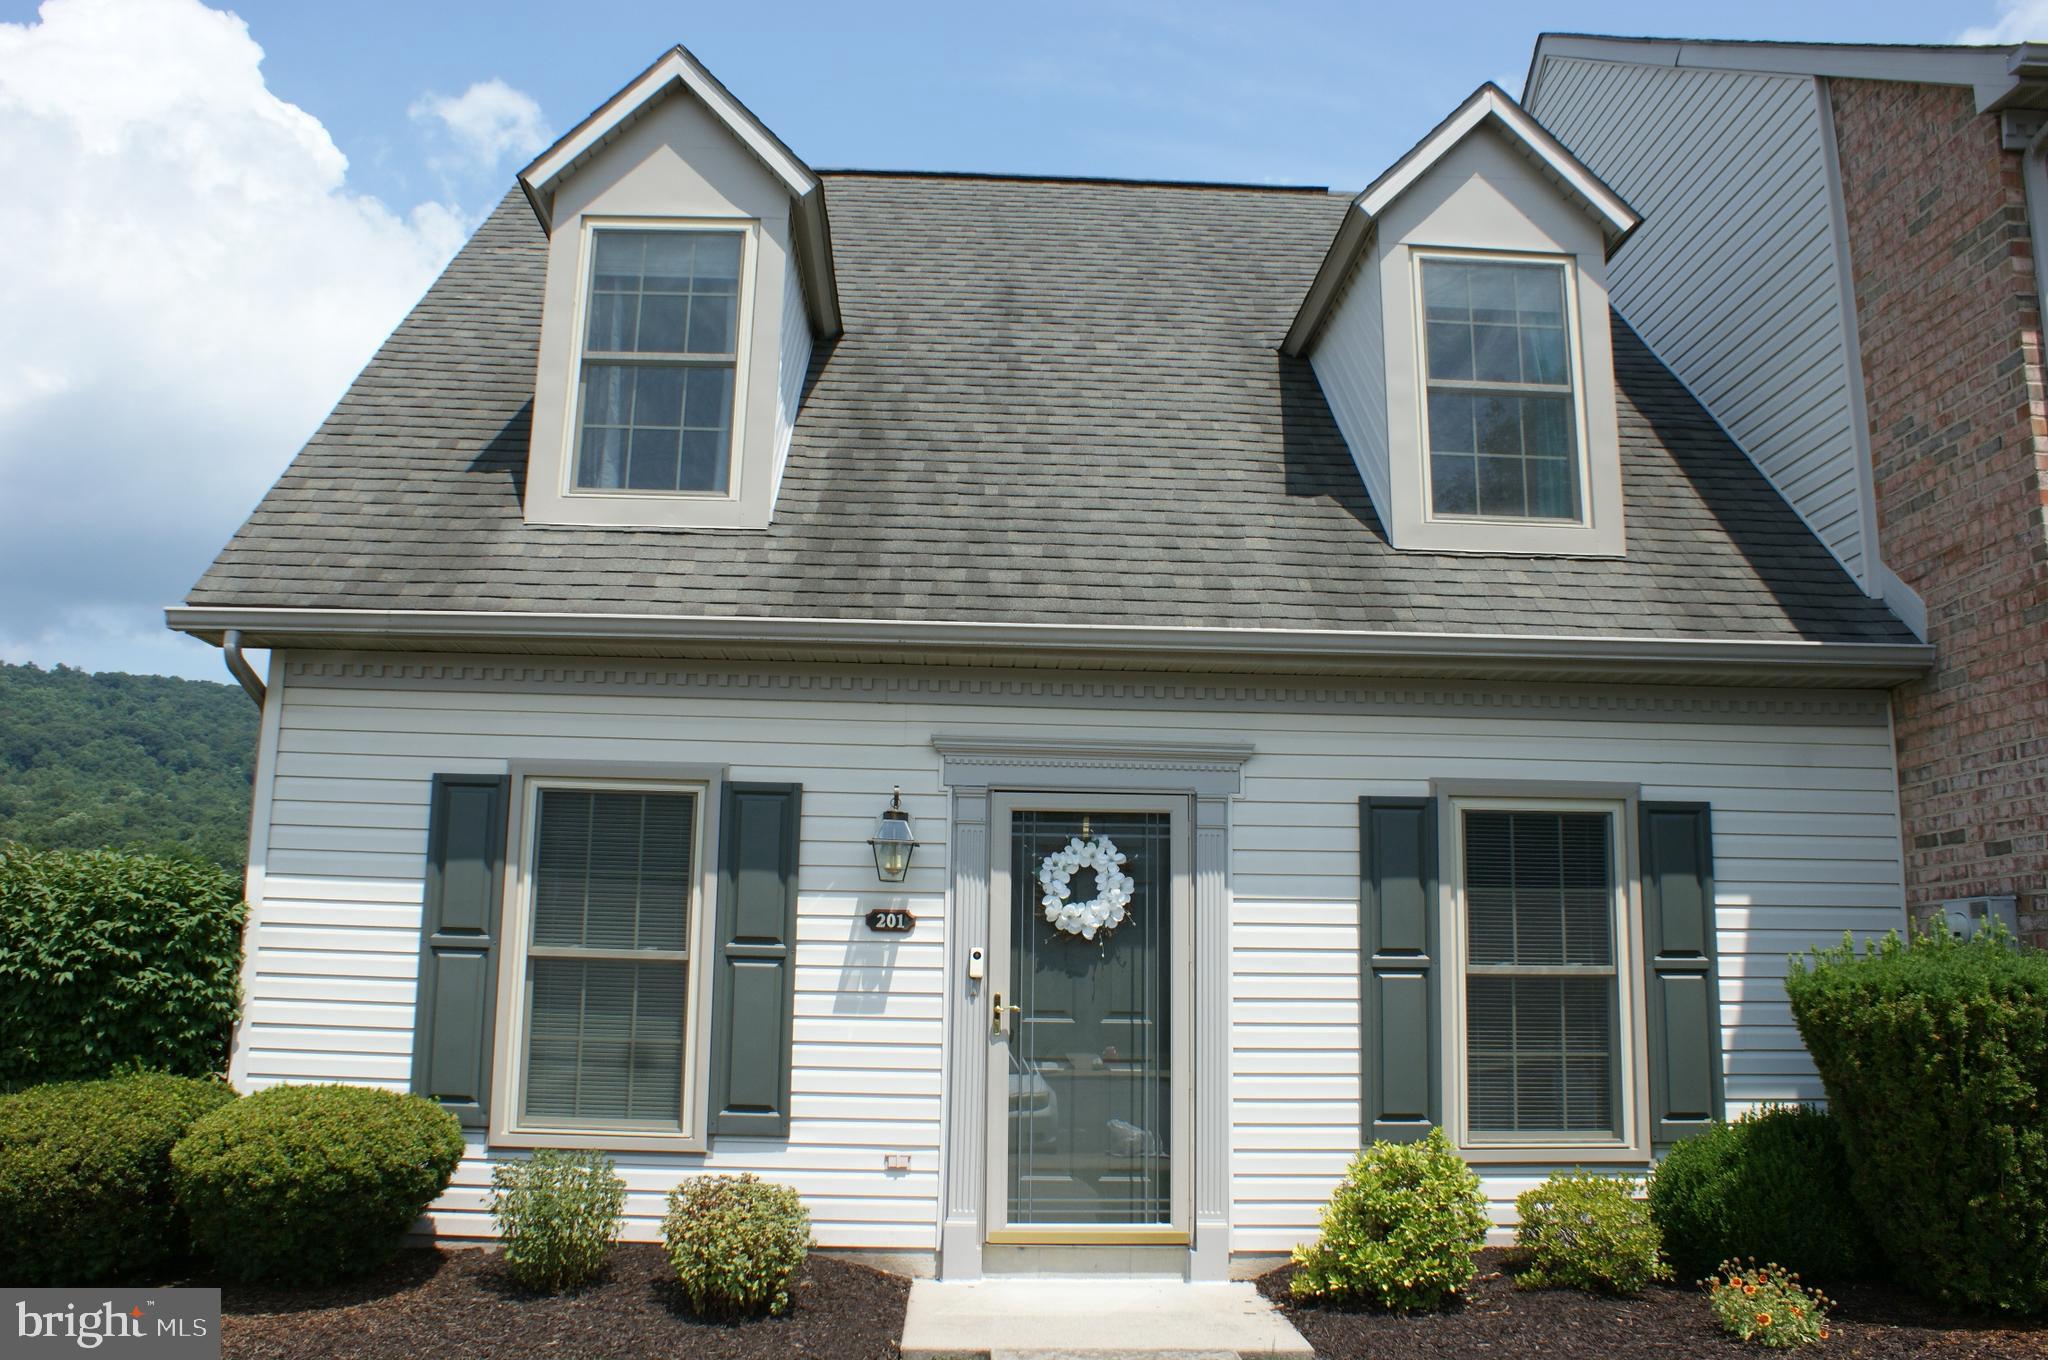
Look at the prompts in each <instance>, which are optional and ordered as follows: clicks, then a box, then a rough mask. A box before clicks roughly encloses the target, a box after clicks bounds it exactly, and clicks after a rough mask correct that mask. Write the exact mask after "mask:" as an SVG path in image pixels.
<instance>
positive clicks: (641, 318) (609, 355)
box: [575, 227, 746, 495]
mask: <svg viewBox="0 0 2048 1360" xmlns="http://www.w3.org/2000/svg"><path fill="white" fill-rule="evenodd" d="M745 247H746V233H745V232H744V231H734V230H725V229H719V230H699V229H694V228H669V227H663V228H656V229H644V228H635V229H631V230H626V229H620V228H614V227H599V228H595V229H594V230H593V231H592V232H591V248H590V259H591V264H590V293H589V303H588V314H587V322H586V325H585V327H584V337H583V357H582V375H583V379H582V394H581V404H582V418H581V424H580V429H579V432H578V443H577V455H576V464H575V466H576V489H577V490H578V491H585V492H590V491H595V492H605V493H616V492H649V493H655V494H661V493H668V494H674V493H677V492H684V493H697V494H712V495H724V494H725V493H726V489H727V487H728V486H729V485H730V484H731V480H732V447H733V411H734V401H733V388H734V384H735V382H736V379H737V374H738V361H739V334H740V321H741V316H740V313H741V297H742V293H741V290H740V274H741V265H742V262H743V257H744V255H745Z"/></svg>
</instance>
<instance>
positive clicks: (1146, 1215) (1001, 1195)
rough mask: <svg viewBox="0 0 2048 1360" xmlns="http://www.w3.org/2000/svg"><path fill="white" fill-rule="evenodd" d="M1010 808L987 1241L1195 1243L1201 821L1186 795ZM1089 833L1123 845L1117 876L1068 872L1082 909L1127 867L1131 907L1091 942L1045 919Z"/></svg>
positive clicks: (1001, 868)
mask: <svg viewBox="0 0 2048 1360" xmlns="http://www.w3.org/2000/svg"><path fill="white" fill-rule="evenodd" d="M999 806H1001V807H1002V810H1003V815H1002V816H1001V817H1000V818H999V820H998V821H997V824H996V829H997V833H998V834H997V837H996V840H995V859H996V861H997V862H996V863H995V864H994V865H992V866H991V867H992V869H993V871H994V872H992V873H991V875H990V879H991V883H990V886H991V888H992V889H993V890H994V891H992V893H991V903H990V906H991V909H992V913H991V914H992V917H993V919H992V920H991V922H990V927H991V929H990V932H989V936H990V944H991V946H992V947H991V950H990V962H991V965H992V966H991V968H990V970H989V978H990V982H989V984H988V991H989V992H990V993H991V995H990V996H988V997H987V998H986V1000H987V1003H988V1006H989V1034H990V1052H991V1059H992V1063H991V1068H990V1074H989V1075H990V1083H989V1085H990V1096H991V1100H990V1104H991V1107H992V1115H993V1124H992V1127H991V1128H990V1131H989V1134H990V1136H989V1144H990V1154H991V1155H990V1159H989V1160H990V1171H991V1175H990V1187H989V1190H990V1194H989V1203H990V1206H991V1210H992V1212H991V1215H990V1220H989V1229H990V1231H989V1240H990V1241H992V1242H1002V1241H1009V1242H1042V1243H1077V1244H1089V1243H1098V1244H1101V1243H1148V1242H1151V1243H1168V1242H1174V1241H1185V1240H1186V1237H1185V1229H1186V1223H1185V1220H1184V1218H1183V1216H1182V1213H1181V1211H1180V1205H1181V1201H1182V1193H1181V1191H1182V1186H1183V1184H1184V1182H1185V1180H1186V1174H1187V1169H1188V1168H1187V1161H1188V1156H1187V1149H1188V1147H1189V1141H1188V1123H1189V1119H1188V1112H1187V1110H1186V1109H1185V1101H1184V1099H1183V1097H1184V1096H1185V1094H1186V1092H1185V1091H1184V1090H1183V1089H1182V1088H1183V1087H1184V1086H1185V1085H1186V1081H1185V1078H1186V1075H1187V1074H1189V1073H1191V1072H1192V1071H1193V1065H1192V1063H1190V1062H1189V1060H1188V1054H1187V1053H1186V1052H1185V1036H1186V1032H1187V1030H1186V1025H1185V1024H1184V1023H1182V1022H1181V1018H1180V1017H1182V1016H1183V1015H1184V1014H1185V1013H1186V1008H1187V1005H1188V1001H1189V998H1188V997H1187V996H1186V994H1185V993H1186V992H1187V990H1188V980H1189V970H1188V968H1187V963H1186V961H1187V958H1188V954H1187V920H1186V910H1185V903H1186V901H1187V893H1186V881H1187V855H1186V848H1185V823H1186V818H1185V815H1184V813H1183V812H1182V811H1181V810H1180V809H1176V808H1175V807H1174V805H1173V804H1172V803H1171V802H1161V801H1159V800H1156V799H1155V800H1149V801H1148V800H1144V799H1138V798H1121V799H1120V798H1110V797H1106V796H1101V795H1098V796H1095V797H1093V798H1092V799H1090V800H1088V801H1087V802H1085V803H1084V802H1079V801H1074V802H1068V801H1066V800H1061V799H1053V798H1031V797H1028V796H1024V795H1017V796H1012V797H1006V798H1003V799H1001V800H1000V802H999ZM1184 806H1185V804H1184V802H1183V804H1182V807H1183V808H1184ZM1077 844H1079V845H1081V846H1099V847H1105V848H1107V847H1113V848H1114V852H1115V853H1119V854H1121V855H1123V856H1124V862H1123V863H1122V864H1121V865H1120V866H1115V867H1114V868H1113V869H1112V870H1111V872H1110V873H1109V874H1107V875H1105V874H1104V873H1103V872H1102V871H1101V870H1099V869H1097V868H1094V867H1088V866H1086V865H1084V866H1083V867H1080V868H1079V869H1072V868H1071V866H1069V877H1068V880H1067V882H1066V884H1065V886H1066V888H1067V897H1066V898H1065V899H1064V900H1065V901H1066V902H1068V903H1072V904H1081V903H1086V902H1089V901H1091V900H1095V899H1098V898H1100V897H1102V895H1103V892H1104V890H1105V889H1106V888H1111V887H1112V886H1114V885H1115V884H1117V882H1118V880H1117V878H1116V877H1115V875H1116V874H1117V873H1119V872H1120V873H1121V874H1122V875H1124V876H1126V879H1125V881H1124V882H1123V886H1124V888H1125V890H1126V891H1127V892H1128V895H1129V901H1128V902H1127V903H1123V904H1122V905H1123V911H1124V913H1125V914H1124V917H1123V919H1122V920H1121V921H1119V922H1117V923H1116V924H1115V925H1114V926H1113V927H1111V928H1108V929H1099V930H1097V932H1096V934H1095V937H1094V938H1093V939H1090V938H1086V937H1085V936H1084V935H1083V934H1080V933H1077V932H1076V931H1075V930H1073V929H1063V928H1062V927H1061V926H1060V925H1059V924H1058V923H1055V922H1053V921H1050V920H1048V919H1047V914H1046V907H1045V902H1044V899H1045V897H1046V895H1047V892H1048V888H1047V886H1046V884H1045V883H1044V881H1043V879H1042V876H1041V870H1042V868H1043V866H1044V865H1045V863H1046V861H1047V857H1048V856H1057V855H1058V854H1059V853H1060V852H1061V851H1063V850H1070V849H1071V848H1073V847H1075V846H1076V845H1077ZM1105 878H1108V880H1109V881H1108V882H1105V881H1104V880H1105ZM996 994H999V996H1000V1001H998V1000H997V999H996ZM998 1007H999V1009H998Z"/></svg>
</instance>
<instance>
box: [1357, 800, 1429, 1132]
mask: <svg viewBox="0 0 2048 1360" xmlns="http://www.w3.org/2000/svg"><path fill="white" fill-rule="evenodd" d="M1358 833H1359V835H1358V839H1359V877H1360V883H1359V905H1360V908H1361V919H1360V922H1359V937H1360V939H1359V943H1360V947H1361V949H1362V950H1363V953H1364V957H1365V967H1364V969H1363V976H1362V978H1361V980H1360V981H1361V997H1360V1000H1361V1014H1360V1027H1361V1032H1360V1035H1359V1040H1360V1042H1359V1063H1360V1068H1361V1071H1360V1076H1361V1079H1362V1082H1363V1096H1364V1102H1365V1103H1364V1109H1365V1117H1364V1130H1363V1131H1364V1134H1365V1137H1366V1138H1367V1139H1375V1138H1384V1139H1388V1140H1390V1141H1393V1142H1406V1141H1409V1140H1411V1139H1416V1138H1421V1137H1423V1136H1424V1135H1426V1134H1427V1133H1428V1132H1429V1130H1430V1127H1431V1126H1432V1125H1434V1124H1436V1123H1437V1122H1438V1121H1439V1120H1440V1119H1441V1118H1442V1109H1443V1093H1442V1090H1441V1078H1440V1076H1439V1075H1438V1074H1439V1071H1440V1068H1441V1058H1442V1052H1443V1036H1442V1033H1441V1030H1442V1025H1441V1024H1440V1023H1439V1020H1438V1014H1437V1012H1438V1006H1437V988H1438V976H1437V969H1438V954H1437V911H1436V803H1435V801H1434V800H1432V799H1428V798H1362V799H1360V800H1359V806H1358Z"/></svg>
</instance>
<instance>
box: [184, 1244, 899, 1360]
mask: <svg viewBox="0 0 2048 1360" xmlns="http://www.w3.org/2000/svg"><path fill="white" fill-rule="evenodd" d="M794 1293H795V1303H794V1305H793V1306H792V1307H791V1309H790V1311H789V1313H788V1314H787V1315H786V1316H783V1317H779V1318H757V1319H754V1320H751V1321H746V1322H733V1323H718V1322H702V1321H699V1320H698V1319H696V1318H694V1317H692V1316H691V1315H690V1314H689V1312H688V1311H687V1309H686V1308H685V1306H684V1304H683V1301H682V1298H681V1296H680V1294H679V1293H678V1292H677V1290H676V1289H675V1287H674V1284H673V1277H672V1276H671V1275H670V1273H669V1271H668V1264H667V1262H666V1261H664V1260H663V1259H662V1255H661V1249H660V1248H659V1247H657V1246H653V1245H649V1244H634V1245H628V1246H622V1247H619V1248H618V1249H617V1250H616V1251H614V1252H613V1253H612V1265H611V1269H610V1271H609V1272H608V1273H607V1274H606V1276H605V1278H604V1279H603V1280H601V1281H600V1282H598V1283H597V1284H595V1285H592V1286H590V1287H589V1288H587V1289H584V1290H583V1291H582V1292H581V1293H577V1294H566V1295H561V1296H559V1297H550V1296H546V1295H534V1294H528V1293H526V1292H525V1291H523V1290H521V1289H520V1288H519V1287H518V1286H516V1285H514V1284H513V1283H512V1282H511V1281H510V1280H508V1279H507V1278H506V1277H505V1274H504V1271H503V1269H502V1268H501V1266H500V1264H499V1258H498V1253H497V1252H495V1251H482V1250H454V1251H443V1250H437V1249H434V1248H413V1249H408V1250H406V1251H401V1252H400V1253H399V1254H398V1256H397V1258H396V1259H395V1260H393V1261H392V1262H391V1263H390V1264H389V1265H387V1266H385V1267H384V1268H383V1269H382V1270H379V1271H377V1272H376V1273H374V1274H371V1275H366V1276H363V1277H362V1278H360V1279H356V1280H352V1281H350V1282H348V1283H347V1284H342V1285H330V1286H326V1287H323V1288H317V1289H260V1288H253V1287H248V1286H234V1285H231V1286H229V1287H228V1288H227V1289H226V1290H225V1291H224V1292H223V1294H222V1298H221V1304H222V1311H223V1314H224V1317H223V1320H222V1325H221V1330H222V1353H223V1354H224V1355H226V1356H230V1357H251V1358H252V1360H253V1358H255V1357H264V1358H265V1360H268V1358H269V1357H289V1360H304V1358H310V1357H317V1356H347V1357H350V1360H423V1358H425V1357H457V1356H460V1357H464V1358H465V1360H469V1358H471V1357H474V1360H497V1358H499V1357H503V1358H505V1360H509V1358H510V1357H515V1356H516V1357H534V1356H538V1357H549V1358H550V1360H556V1358H559V1360H609V1358H610V1357H622V1358H623V1357H632V1360H652V1358H653V1357H658V1356H664V1357H665V1356H687V1357H689V1360H699V1358H700V1357H701V1358H702V1360H782V1357H788V1356H806V1357H817V1358H818V1360H893V1357H894V1356H895V1355H896V1353H897V1349H896V1343H897V1342H898V1341H900V1340H901V1339H902V1337H903V1307H904V1304H905V1302H906V1301H907V1300H908V1299H909V1297H910V1281H908V1280H906V1279H902V1278H900V1277H898V1276H895V1275H885V1274H883V1273H882V1272H881V1271H878V1270H869V1269H868V1268H867V1267H865V1266H857V1265H851V1264H849V1263H847V1262H844V1261H835V1260H833V1259H831V1258H830V1257H825V1256H817V1255H814V1256H812V1257H811V1259H810V1261H809V1262H808V1263H807V1264H806V1265H805V1266H804V1269H803V1273H802V1274H801V1275H799V1276H798V1277H797V1285H796V1289H795V1291H794Z"/></svg>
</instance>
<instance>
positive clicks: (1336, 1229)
mask: <svg viewBox="0 0 2048 1360" xmlns="http://www.w3.org/2000/svg"><path fill="white" fill-rule="evenodd" d="M1484 1245H1486V1196H1485V1195H1484V1194H1483V1193H1481V1191H1480V1189H1479V1177H1478V1176H1477V1175H1476V1174H1474V1172H1473V1170H1472V1168H1471V1167H1469V1166H1467V1165H1466V1164H1465V1159H1464V1158H1463V1157H1460V1156H1459V1155H1458V1150H1457V1149H1456V1148H1454V1147H1452V1146H1451V1142H1450V1139H1448V1138H1446V1137H1444V1131H1443V1130H1442V1129H1431V1130H1430V1131H1429V1136H1428V1137H1427V1138H1425V1139H1423V1140H1422V1141H1420V1142H1416V1143H1385V1142H1381V1143H1374V1144H1373V1145H1372V1146H1371V1147H1369V1148H1367V1149H1365V1151H1363V1152H1361V1153H1359V1154H1358V1155H1357V1156H1356V1157H1354V1158H1352V1159H1351V1167H1350V1169H1349V1170H1348V1171H1346V1172H1345V1173H1344V1180H1343V1183H1342V1184H1340V1185H1339V1186H1338V1187H1337V1191H1336V1193H1335V1194H1334V1195H1332V1196H1331V1197H1330V1202H1329V1204H1328V1205H1327V1206H1326V1207H1325V1208H1324V1209H1323V1231H1322V1235H1321V1236H1320V1237H1318V1238H1317V1239H1316V1240H1315V1242H1314V1243H1313V1244H1311V1245H1309V1246H1306V1247H1296V1248H1295V1250H1294V1263H1295V1265H1296V1267H1297V1269H1296V1270H1295V1272H1294V1279H1293V1282H1292V1283H1291V1284H1290V1285H1289V1286H1288V1287H1289V1289H1291V1290H1292V1292H1293V1293H1294V1296H1295V1297H1296V1298H1301V1299H1315V1300H1319V1301H1322V1302H1326V1303H1335V1304H1344V1305H1360V1304H1363V1305H1365V1306H1368V1307H1373V1308H1386V1309H1389V1310H1391V1311H1393V1312H1397V1313H1410V1312H1429V1311H1435V1310H1436V1309H1439V1308H1443V1307H1445V1306H1447V1305H1449V1304H1450V1303H1451V1302H1453V1301H1454V1300H1455V1299H1456V1298H1457V1297H1458V1295H1459V1294H1460V1293H1462V1292H1463V1291H1464V1288H1465V1286H1466V1285H1468V1284H1470V1283H1471V1282H1472V1273H1473V1269H1474V1267H1473V1262H1472V1254H1473V1253H1474V1252H1476V1251H1478V1250H1479V1249H1480V1248H1481V1247H1482V1246H1484Z"/></svg>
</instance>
